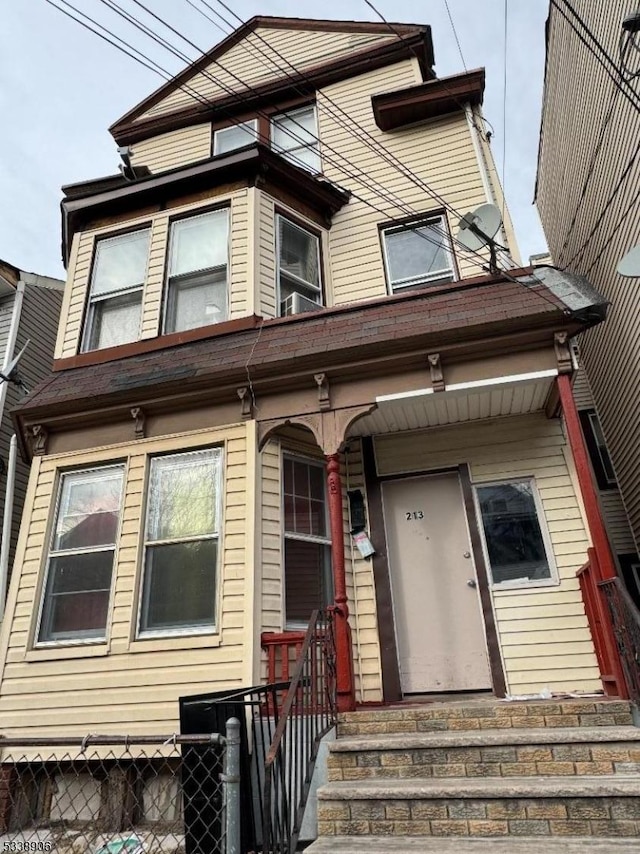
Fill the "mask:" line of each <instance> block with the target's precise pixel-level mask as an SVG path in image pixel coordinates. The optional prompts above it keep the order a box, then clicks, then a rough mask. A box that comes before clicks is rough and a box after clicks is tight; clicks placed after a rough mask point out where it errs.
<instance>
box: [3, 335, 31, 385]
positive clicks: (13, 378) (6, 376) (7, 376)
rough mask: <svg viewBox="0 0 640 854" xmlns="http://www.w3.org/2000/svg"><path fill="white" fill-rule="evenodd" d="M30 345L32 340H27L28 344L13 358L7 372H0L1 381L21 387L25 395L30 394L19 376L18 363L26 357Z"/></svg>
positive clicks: (6, 369)
mask: <svg viewBox="0 0 640 854" xmlns="http://www.w3.org/2000/svg"><path fill="white" fill-rule="evenodd" d="M30 343H31V342H30V339H27V342H26V344H25V345H24V347H23V348H22V350H20V352H19V353H18V355H17V356H14V357H13V359H12V360H11V361H10V362H9V364H8V365H7V367H6V368H5V370H4V371H3V372H0V380H4V382H7V383H15V385H17V386H19V387H20V388H21V389H22V390H23V391H24V393H25V394H28V393H29V392H28V390H27V387H26V386H25V384H24V383H23V382H22V380H21V379H20V377H19V376H18V373H17V370H16V369H17V367H18V362H19V361H20V359H21V358H22V357H23V356H24V351H25V350H26V349H27V347H28V346H29V344H30Z"/></svg>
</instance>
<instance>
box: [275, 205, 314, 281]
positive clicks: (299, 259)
mask: <svg viewBox="0 0 640 854" xmlns="http://www.w3.org/2000/svg"><path fill="white" fill-rule="evenodd" d="M278 228H279V239H280V259H279V260H280V270H281V271H282V272H284V273H289V274H291V275H293V276H296V277H297V278H298V279H302V280H303V281H304V282H309V283H310V284H312V285H315V286H316V287H319V286H320V271H319V268H318V238H317V237H316V236H315V235H314V234H309V232H308V231H304V229H302V228H299V227H298V226H297V225H294V224H293V223H292V222H289V221H288V220H286V219H284V218H283V217H278Z"/></svg>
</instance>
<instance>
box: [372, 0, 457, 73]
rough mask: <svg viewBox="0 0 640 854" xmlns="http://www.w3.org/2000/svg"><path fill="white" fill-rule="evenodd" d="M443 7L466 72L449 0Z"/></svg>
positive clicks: (445, 1) (446, 0)
mask: <svg viewBox="0 0 640 854" xmlns="http://www.w3.org/2000/svg"><path fill="white" fill-rule="evenodd" d="M444 5H445V8H446V10H447V15H448V16H449V23H450V24H451V29H452V30H453V37H454V39H455V40H456V44H457V45H458V53H459V54H460V59H461V60H462V67H463V68H464V70H465V71H467V70H468V69H467V63H466V62H465V61H464V55H463V53H462V47H461V46H460V39H459V38H458V31H457V30H456V25H455V24H454V23H453V16H452V14H451V9H450V8H449V0H444ZM372 8H373V7H372ZM374 11H375V9H374Z"/></svg>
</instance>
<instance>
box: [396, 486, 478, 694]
mask: <svg viewBox="0 0 640 854" xmlns="http://www.w3.org/2000/svg"><path fill="white" fill-rule="evenodd" d="M382 495H383V505H384V516H385V527H386V534H387V546H388V553H389V571H390V574H391V589H392V595H393V609H394V616H395V624H396V636H397V643H398V659H399V665H400V681H401V684H402V691H403V693H404V694H412V693H413V694H415V693H418V694H423V693H428V692H441V691H474V690H484V689H487V688H491V674H490V670H489V660H488V656H487V648H486V640H485V632H484V621H483V617H482V610H481V607H480V599H479V595H478V589H477V582H476V574H475V568H474V563H473V558H472V555H471V543H470V541H469V532H468V529H467V522H466V518H465V511H464V505H463V500H462V489H461V486H460V479H459V477H458V475H457V473H451V474H449V473H447V474H437V475H428V476H425V477H415V478H413V477H411V478H404V479H402V480H394V481H387V482H385V483H384V484H383V486H382Z"/></svg>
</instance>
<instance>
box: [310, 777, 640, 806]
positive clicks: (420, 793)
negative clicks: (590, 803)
mask: <svg viewBox="0 0 640 854" xmlns="http://www.w3.org/2000/svg"><path fill="white" fill-rule="evenodd" d="M601 797H602V798H604V797H607V798H619V797H623V798H624V797H640V776H638V775H636V776H634V777H632V776H629V777H626V776H624V775H623V774H617V775H615V776H614V775H603V776H601V777H587V776H585V777H478V778H475V777H446V778H441V777H438V778H432V777H426V778H420V779H417V778H401V779H395V778H390V779H389V778H383V779H376V778H372V779H367V780H366V781H357V782H356V781H353V780H349V781H344V780H339V781H336V782H334V783H327V784H326V785H324V786H321V787H320V788H319V789H318V799H319V800H321V801H352V800H359V801H367V800H386V801H393V800H416V801H417V800H436V799H438V800H444V799H453V798H463V799H467V798H471V799H474V800H491V799H493V798H601Z"/></svg>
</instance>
